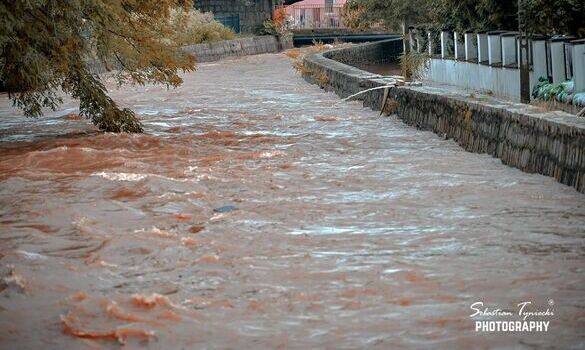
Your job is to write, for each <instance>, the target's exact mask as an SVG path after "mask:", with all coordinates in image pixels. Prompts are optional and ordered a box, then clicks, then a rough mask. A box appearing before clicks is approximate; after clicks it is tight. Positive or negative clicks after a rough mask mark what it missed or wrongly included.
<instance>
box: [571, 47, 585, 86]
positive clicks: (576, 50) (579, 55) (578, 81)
mask: <svg viewBox="0 0 585 350" xmlns="http://www.w3.org/2000/svg"><path fill="white" fill-rule="evenodd" d="M571 43H572V44H573V48H572V49H573V50H572V51H573V52H572V54H573V55H572V56H573V83H574V84H575V89H574V90H575V92H585V39H581V40H574V41H572V42H571Z"/></svg>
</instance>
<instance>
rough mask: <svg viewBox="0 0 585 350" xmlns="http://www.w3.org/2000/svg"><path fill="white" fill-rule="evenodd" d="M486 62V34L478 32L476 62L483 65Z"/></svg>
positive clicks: (487, 58)
mask: <svg viewBox="0 0 585 350" xmlns="http://www.w3.org/2000/svg"><path fill="white" fill-rule="evenodd" d="M488 61H489V55H488V36H487V33H486V32H479V33H477V62H478V63H485V62H488Z"/></svg>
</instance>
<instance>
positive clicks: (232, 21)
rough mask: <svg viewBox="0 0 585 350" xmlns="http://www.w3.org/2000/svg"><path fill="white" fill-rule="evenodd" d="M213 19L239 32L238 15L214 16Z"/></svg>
mask: <svg viewBox="0 0 585 350" xmlns="http://www.w3.org/2000/svg"><path fill="white" fill-rule="evenodd" d="M214 19H215V20H216V21H218V22H219V23H221V24H223V25H224V26H226V27H228V28H231V29H232V30H233V31H234V32H236V33H239V32H240V15H233V16H214Z"/></svg>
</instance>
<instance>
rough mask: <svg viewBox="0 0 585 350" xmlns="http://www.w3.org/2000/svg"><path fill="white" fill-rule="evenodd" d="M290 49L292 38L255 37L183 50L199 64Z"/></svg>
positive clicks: (187, 47) (188, 47) (205, 44)
mask: <svg viewBox="0 0 585 350" xmlns="http://www.w3.org/2000/svg"><path fill="white" fill-rule="evenodd" d="M289 48H292V39H290V38H284V39H279V38H277V37H274V36H255V37H248V38H241V39H234V40H225V41H217V42H213V43H204V44H197V45H191V46H185V47H184V48H183V49H184V50H185V51H187V52H189V53H192V54H193V55H194V56H195V58H196V59H197V62H211V61H217V60H220V59H222V58H225V57H232V56H247V55H257V54H261V53H275V52H279V51H282V50H286V49H289Z"/></svg>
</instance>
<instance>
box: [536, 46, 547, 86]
mask: <svg viewBox="0 0 585 350" xmlns="http://www.w3.org/2000/svg"><path fill="white" fill-rule="evenodd" d="M546 40H547V38H546V37H534V38H532V72H533V75H534V82H533V86H534V84H536V83H538V79H539V78H541V77H542V78H547V79H548V69H547V66H546V62H547V58H546Z"/></svg>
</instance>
